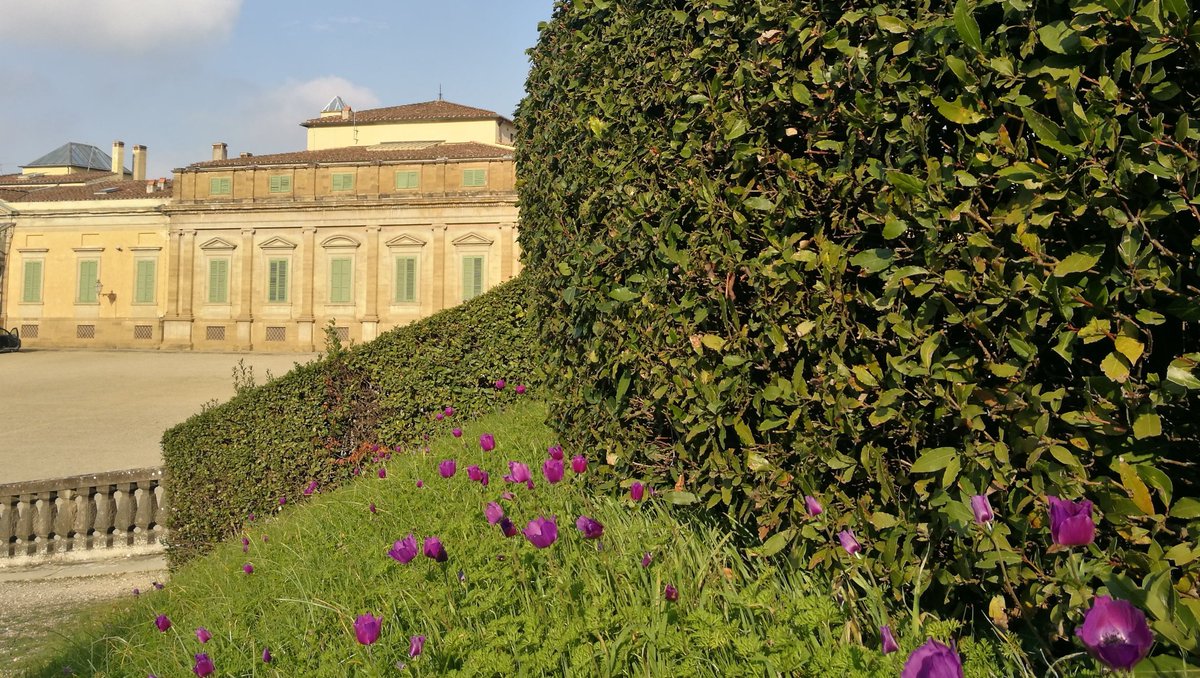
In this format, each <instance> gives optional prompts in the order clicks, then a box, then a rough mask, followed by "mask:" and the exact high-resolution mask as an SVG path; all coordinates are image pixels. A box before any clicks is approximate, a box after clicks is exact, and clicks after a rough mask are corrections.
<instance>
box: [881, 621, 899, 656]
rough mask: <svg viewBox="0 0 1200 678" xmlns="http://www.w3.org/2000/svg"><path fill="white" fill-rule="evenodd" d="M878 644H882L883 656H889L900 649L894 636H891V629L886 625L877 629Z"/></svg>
mask: <svg viewBox="0 0 1200 678" xmlns="http://www.w3.org/2000/svg"><path fill="white" fill-rule="evenodd" d="M879 642H880V643H882V644H883V653H884V654H891V653H893V652H895V651H897V650H899V649H900V645H899V644H897V643H896V638H895V636H893V635H892V627H890V626H888V625H887V624H884V625H883V626H881V627H879Z"/></svg>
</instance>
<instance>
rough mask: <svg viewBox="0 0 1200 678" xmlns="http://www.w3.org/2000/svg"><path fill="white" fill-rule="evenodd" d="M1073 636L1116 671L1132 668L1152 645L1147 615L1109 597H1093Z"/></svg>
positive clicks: (1152, 640) (1152, 639)
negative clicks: (1094, 598)
mask: <svg viewBox="0 0 1200 678" xmlns="http://www.w3.org/2000/svg"><path fill="white" fill-rule="evenodd" d="M1075 635H1077V636H1079V639H1080V640H1081V641H1083V644H1084V645H1085V646H1086V647H1087V650H1088V652H1089V653H1090V654H1091V655H1092V656H1093V657H1095V658H1096V659H1098V660H1099V661H1100V662H1101V663H1102V664H1104V665H1105V666H1107V667H1108V668H1110V669H1114V670H1118V671H1128V670H1130V669H1132V668H1133V666H1134V665H1135V664H1137V663H1138V662H1140V661H1141V660H1142V659H1144V658H1145V657H1146V654H1147V653H1148V652H1150V646H1151V645H1153V644H1154V634H1152V633H1151V632H1150V625H1149V624H1147V623H1146V615H1145V614H1143V613H1142V611H1141V610H1139V609H1137V608H1136V607H1134V606H1133V605H1132V604H1131V603H1129V602H1127V601H1124V600H1113V599H1112V598H1110V597H1108V596H1097V597H1096V600H1095V602H1093V603H1092V609H1090V610H1088V611H1087V614H1085V615H1084V616H1083V625H1082V626H1080V627H1079V628H1077V629H1075Z"/></svg>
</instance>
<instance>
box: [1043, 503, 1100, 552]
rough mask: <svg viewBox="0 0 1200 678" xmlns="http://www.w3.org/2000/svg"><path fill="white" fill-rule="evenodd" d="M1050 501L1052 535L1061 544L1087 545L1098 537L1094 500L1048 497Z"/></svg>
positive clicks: (1055, 541) (1056, 542)
mask: <svg viewBox="0 0 1200 678" xmlns="http://www.w3.org/2000/svg"><path fill="white" fill-rule="evenodd" d="M1046 499H1047V500H1048V501H1049V502H1050V537H1051V538H1052V539H1054V543H1055V544H1058V545H1059V546H1086V545H1087V544H1090V543H1092V540H1093V539H1095V538H1096V523H1095V521H1093V520H1092V502H1090V501H1088V500H1087V499H1083V500H1080V501H1077V502H1075V501H1066V500H1063V499H1059V498H1058V497H1046Z"/></svg>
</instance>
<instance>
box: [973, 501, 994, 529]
mask: <svg viewBox="0 0 1200 678" xmlns="http://www.w3.org/2000/svg"><path fill="white" fill-rule="evenodd" d="M971 511H972V512H973V513H974V514H975V522H976V523H978V524H980V525H985V524H987V523H990V522H992V521H993V520H995V519H996V514H995V513H993V512H992V502H990V501H988V498H987V495H986V494H977V495H975V496H973V497H971Z"/></svg>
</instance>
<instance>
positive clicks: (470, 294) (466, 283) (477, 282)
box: [462, 257, 483, 301]
mask: <svg viewBox="0 0 1200 678" xmlns="http://www.w3.org/2000/svg"><path fill="white" fill-rule="evenodd" d="M462 269H463V286H462V293H463V301H467V300H468V299H474V298H475V297H477V296H479V295H481V294H483V257H463V260H462Z"/></svg>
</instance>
